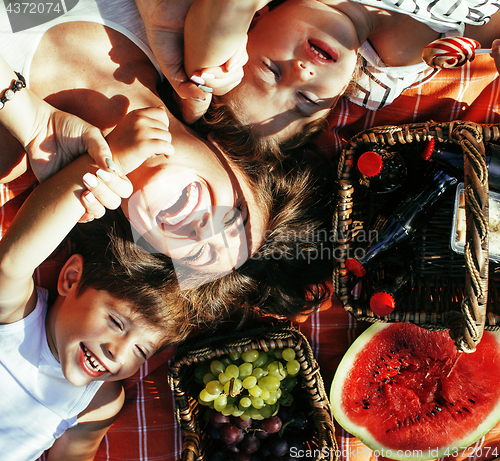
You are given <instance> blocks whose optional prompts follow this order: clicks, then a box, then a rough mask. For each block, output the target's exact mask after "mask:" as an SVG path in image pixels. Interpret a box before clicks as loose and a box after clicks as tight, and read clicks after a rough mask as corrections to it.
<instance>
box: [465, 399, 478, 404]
mask: <svg viewBox="0 0 500 461" xmlns="http://www.w3.org/2000/svg"><path fill="white" fill-rule="evenodd" d="M467 400H468V401H469V402H470V403H476V402H475V401H474V400H472V399H467Z"/></svg>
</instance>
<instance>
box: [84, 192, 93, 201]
mask: <svg viewBox="0 0 500 461" xmlns="http://www.w3.org/2000/svg"><path fill="white" fill-rule="evenodd" d="M83 198H84V199H85V200H87V202H89V203H94V202H95V201H96V198H95V195H94V194H93V193H92V192H89V193H88V194H85V195H84V196H83Z"/></svg>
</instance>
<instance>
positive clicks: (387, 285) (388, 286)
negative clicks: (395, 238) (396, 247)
mask: <svg viewBox="0 0 500 461" xmlns="http://www.w3.org/2000/svg"><path fill="white" fill-rule="evenodd" d="M410 254H411V252H410V251H409V249H408V248H402V249H401V250H400V251H398V254H397V255H394V254H391V255H390V256H386V257H383V258H381V259H380V260H377V262H376V263H375V264H374V265H373V266H370V268H369V272H368V274H367V276H366V279H365V281H364V282H363V285H364V287H365V289H366V292H367V294H368V297H369V299H370V309H371V310H372V312H373V313H374V314H375V315H378V316H380V317H385V316H386V315H389V314H390V313H391V312H392V311H393V310H394V309H395V308H397V307H398V306H401V304H402V303H403V302H405V300H406V299H407V298H408V294H409V293H410V291H411V286H412V276H413V270H412V264H411V258H410Z"/></svg>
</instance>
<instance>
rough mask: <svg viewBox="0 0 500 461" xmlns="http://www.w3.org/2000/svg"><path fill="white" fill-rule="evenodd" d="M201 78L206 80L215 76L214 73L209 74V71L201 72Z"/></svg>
mask: <svg viewBox="0 0 500 461" xmlns="http://www.w3.org/2000/svg"><path fill="white" fill-rule="evenodd" d="M201 78H204V79H208V80H212V79H214V78H215V75H214V74H211V73H209V72H203V73H202V74H201ZM202 85H203V83H202Z"/></svg>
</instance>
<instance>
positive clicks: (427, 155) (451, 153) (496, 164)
mask: <svg viewBox="0 0 500 461" xmlns="http://www.w3.org/2000/svg"><path fill="white" fill-rule="evenodd" d="M434 146H435V142H434V140H433V139H432V140H431V141H429V143H428V144H427V146H426V147H425V149H424V150H423V151H422V155H421V156H422V158H423V159H424V160H428V161H431V162H436V163H439V164H441V165H445V166H446V167H448V168H449V169H450V171H453V173H454V174H455V175H456V176H457V177H459V178H461V179H462V178H463V176H464V155H463V153H462V150H461V148H460V147H459V146H453V145H450V146H449V147H448V146H447V148H446V150H444V149H442V148H439V149H435V148H434ZM485 154H486V156H485V160H486V166H487V167H488V183H489V186H490V189H492V190H496V191H500V146H498V145H496V144H493V143H488V144H487V146H486V152H485Z"/></svg>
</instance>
